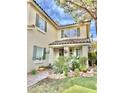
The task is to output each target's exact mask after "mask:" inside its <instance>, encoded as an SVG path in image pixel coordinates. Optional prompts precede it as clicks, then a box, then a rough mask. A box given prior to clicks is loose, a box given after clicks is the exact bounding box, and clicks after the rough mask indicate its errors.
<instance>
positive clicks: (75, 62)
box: [69, 56, 80, 71]
mask: <svg viewBox="0 0 124 93" xmlns="http://www.w3.org/2000/svg"><path fill="white" fill-rule="evenodd" d="M69 59H70V60H69V62H70V63H71V65H72V67H71V68H70V69H71V70H72V71H74V70H75V69H76V68H79V67H80V63H79V58H78V57H75V56H72V57H70V58H69Z"/></svg>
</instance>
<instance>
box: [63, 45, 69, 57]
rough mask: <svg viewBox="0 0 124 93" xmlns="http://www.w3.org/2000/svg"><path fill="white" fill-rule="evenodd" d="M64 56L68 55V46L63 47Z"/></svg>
mask: <svg viewBox="0 0 124 93" xmlns="http://www.w3.org/2000/svg"><path fill="white" fill-rule="evenodd" d="M64 56H69V47H67V46H65V47H64Z"/></svg>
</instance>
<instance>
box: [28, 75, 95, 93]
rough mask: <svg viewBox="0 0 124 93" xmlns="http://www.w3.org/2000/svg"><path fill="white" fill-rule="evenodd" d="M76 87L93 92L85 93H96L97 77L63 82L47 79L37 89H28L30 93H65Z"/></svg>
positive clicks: (70, 79) (64, 80)
mask: <svg viewBox="0 0 124 93" xmlns="http://www.w3.org/2000/svg"><path fill="white" fill-rule="evenodd" d="M75 85H76V86H80V87H83V88H81V90H82V89H83V90H84V89H86V90H87V89H88V91H89V90H90V91H93V92H84V93H96V89H97V87H96V77H85V78H82V77H73V78H65V79H61V80H50V79H45V80H42V81H40V82H39V83H38V84H37V85H36V86H35V87H32V88H28V93H64V91H65V90H68V89H70V88H71V87H73V86H75ZM84 91H85V90H84ZM67 93H68V92H67ZM70 93H71V92H70ZM75 93H76V92H75ZM77 93H78V92H77ZM79 93H80V92H79Z"/></svg>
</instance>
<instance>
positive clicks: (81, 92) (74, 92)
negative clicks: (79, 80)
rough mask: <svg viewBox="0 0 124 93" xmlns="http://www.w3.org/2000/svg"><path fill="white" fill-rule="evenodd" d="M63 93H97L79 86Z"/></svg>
mask: <svg viewBox="0 0 124 93" xmlns="http://www.w3.org/2000/svg"><path fill="white" fill-rule="evenodd" d="M62 93H96V90H93V89H89V88H86V87H82V86H79V85H74V86H72V87H70V88H68V89H66V90H64V91H63V92H62Z"/></svg>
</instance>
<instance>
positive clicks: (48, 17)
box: [27, 0, 91, 29]
mask: <svg viewBox="0 0 124 93" xmlns="http://www.w3.org/2000/svg"><path fill="white" fill-rule="evenodd" d="M27 3H30V4H32V5H34V7H35V8H37V9H38V10H39V11H40V12H41V13H42V14H43V15H44V16H45V17H47V19H48V20H49V21H50V22H51V23H52V24H53V25H54V26H55V27H56V28H58V29H61V28H65V27H70V26H71V27H74V26H77V25H83V24H87V23H90V22H91V20H88V21H83V22H81V23H72V24H67V25H58V24H57V23H56V22H55V21H54V20H53V19H52V18H51V17H50V16H49V15H48V14H47V13H46V12H45V11H44V10H43V8H42V7H40V5H39V4H38V3H37V2H36V1H35V0H28V1H27Z"/></svg>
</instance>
